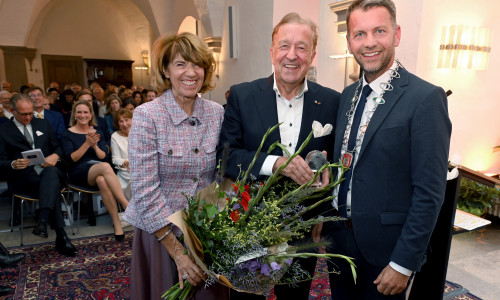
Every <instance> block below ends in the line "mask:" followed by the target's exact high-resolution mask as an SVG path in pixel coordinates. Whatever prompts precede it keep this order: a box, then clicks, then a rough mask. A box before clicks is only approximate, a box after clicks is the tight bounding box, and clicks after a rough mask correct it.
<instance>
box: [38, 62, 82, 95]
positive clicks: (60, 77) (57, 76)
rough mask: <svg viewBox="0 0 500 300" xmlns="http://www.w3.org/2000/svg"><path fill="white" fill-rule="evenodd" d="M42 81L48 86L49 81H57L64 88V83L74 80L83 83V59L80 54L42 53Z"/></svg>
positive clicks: (70, 82)
mask: <svg viewBox="0 0 500 300" xmlns="http://www.w3.org/2000/svg"><path fill="white" fill-rule="evenodd" d="M42 68H43V81H44V82H45V85H46V86H48V85H49V84H50V83H51V82H54V81H55V82H57V83H59V87H60V89H61V91H60V92H62V89H64V86H65V85H66V84H72V83H74V82H76V83H78V84H80V85H81V86H85V85H84V81H83V59H82V57H81V56H65V55H45V54H42Z"/></svg>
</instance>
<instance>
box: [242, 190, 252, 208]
mask: <svg viewBox="0 0 500 300" xmlns="http://www.w3.org/2000/svg"><path fill="white" fill-rule="evenodd" d="M250 199H251V198H250V194H249V193H248V192H243V193H241V201H239V202H240V204H241V206H243V210H244V211H246V210H247V209H248V202H250Z"/></svg>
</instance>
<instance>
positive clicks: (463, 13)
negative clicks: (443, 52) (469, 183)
mask: <svg viewBox="0 0 500 300" xmlns="http://www.w3.org/2000/svg"><path fill="white" fill-rule="evenodd" d="M424 3H425V4H424V6H423V13H422V15H423V18H422V27H421V30H420V34H421V36H420V43H419V61H418V65H417V74H418V75H419V76H421V77H423V78H425V79H426V80H428V81H430V82H432V83H434V84H436V85H439V86H442V87H443V88H444V89H445V90H448V89H449V90H452V91H453V94H452V95H451V96H450V97H449V101H448V108H449V114H450V118H451V120H452V123H453V133H452V139H451V151H450V154H451V155H453V154H455V153H456V154H459V155H460V156H461V157H462V164H463V165H465V166H467V167H469V168H472V169H474V170H479V171H485V170H488V171H495V172H500V157H499V154H500V152H493V151H492V148H493V147H494V146H496V145H500V117H499V111H500V104H499V102H500V97H499V96H498V95H500V84H498V73H497V70H498V66H500V41H499V34H500V22H498V11H499V10H500V3H499V2H498V1H497V0H482V1H480V2H474V3H472V2H470V1H466V0H442V1H431V0H425V1H424ZM455 24H456V25H458V24H463V25H474V26H479V27H489V28H491V30H492V44H491V48H492V49H491V54H490V62H489V68H488V70H486V71H473V70H456V69H455V70H444V69H437V67H436V66H437V60H438V49H439V44H440V38H441V28H442V26H443V25H455Z"/></svg>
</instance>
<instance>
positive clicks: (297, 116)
mask: <svg viewBox="0 0 500 300" xmlns="http://www.w3.org/2000/svg"><path fill="white" fill-rule="evenodd" d="M273 76H274V85H273V90H274V91H275V92H276V108H277V110H278V122H279V123H282V124H281V125H280V126H279V131H280V137H281V144H283V145H284V146H285V147H286V149H287V150H288V152H290V154H293V153H295V149H296V148H297V143H298V140H299V134H300V126H301V124H302V111H303V109H304V93H305V92H307V90H308V87H307V80H306V79H304V84H303V85H302V90H301V91H300V93H299V94H298V95H297V96H295V97H293V98H292V99H290V100H288V99H286V98H285V97H283V96H282V95H281V93H280V91H279V90H278V86H277V85H276V75H274V74H273ZM273 142H274V141H273ZM283 156H285V154H283ZM278 157H280V156H278V155H268V156H267V157H266V159H265V160H264V163H263V164H262V167H261V169H260V172H259V174H260V175H265V176H270V175H272V174H273V166H274V163H275V162H276V160H277V159H278Z"/></svg>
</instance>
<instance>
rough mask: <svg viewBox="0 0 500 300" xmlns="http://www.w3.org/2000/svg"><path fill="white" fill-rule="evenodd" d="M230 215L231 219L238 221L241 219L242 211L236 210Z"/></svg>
mask: <svg viewBox="0 0 500 300" xmlns="http://www.w3.org/2000/svg"><path fill="white" fill-rule="evenodd" d="M229 216H230V217H231V220H233V222H234V223H236V222H238V220H239V219H240V212H239V211H237V210H235V211H233V212H232V213H231V214H230V215H229Z"/></svg>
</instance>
